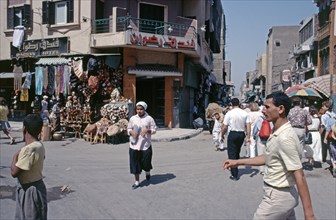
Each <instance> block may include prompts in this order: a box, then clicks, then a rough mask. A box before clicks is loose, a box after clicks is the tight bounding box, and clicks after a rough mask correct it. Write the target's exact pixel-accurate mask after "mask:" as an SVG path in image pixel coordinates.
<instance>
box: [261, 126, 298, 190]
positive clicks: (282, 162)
mask: <svg viewBox="0 0 336 220" xmlns="http://www.w3.org/2000/svg"><path fill="white" fill-rule="evenodd" d="M302 150H303V149H302V146H301V144H300V142H299V138H298V136H297V135H296V133H295V131H294V129H293V128H292V126H291V125H290V123H289V122H287V123H286V124H284V125H282V126H281V127H280V128H278V129H277V130H276V131H275V132H274V133H272V134H271V136H270V137H269V138H268V141H267V143H266V149H265V160H266V161H265V175H264V181H265V182H266V183H267V184H269V185H271V186H274V187H278V188H283V187H290V186H294V185H295V178H294V173H293V171H295V170H298V169H301V168H302V164H301V155H302Z"/></svg>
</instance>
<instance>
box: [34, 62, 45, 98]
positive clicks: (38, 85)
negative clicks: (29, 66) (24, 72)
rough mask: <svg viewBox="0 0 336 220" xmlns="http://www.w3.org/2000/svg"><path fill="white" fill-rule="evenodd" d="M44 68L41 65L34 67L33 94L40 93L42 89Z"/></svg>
mask: <svg viewBox="0 0 336 220" xmlns="http://www.w3.org/2000/svg"><path fill="white" fill-rule="evenodd" d="M43 71H44V69H42V67H40V66H37V67H35V94H36V95H42V91H43V82H44V74H43Z"/></svg>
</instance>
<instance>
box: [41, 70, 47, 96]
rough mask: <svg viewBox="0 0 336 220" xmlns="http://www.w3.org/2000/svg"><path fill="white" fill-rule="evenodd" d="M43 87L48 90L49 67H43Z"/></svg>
mask: <svg viewBox="0 0 336 220" xmlns="http://www.w3.org/2000/svg"><path fill="white" fill-rule="evenodd" d="M42 79H43V89H44V90H45V91H47V88H48V67H43V77H42Z"/></svg>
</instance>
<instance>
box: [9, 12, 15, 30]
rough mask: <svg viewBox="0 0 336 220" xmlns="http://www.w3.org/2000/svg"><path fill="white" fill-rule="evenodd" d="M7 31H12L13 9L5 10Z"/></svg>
mask: <svg viewBox="0 0 336 220" xmlns="http://www.w3.org/2000/svg"><path fill="white" fill-rule="evenodd" d="M7 29H14V8H8V9H7Z"/></svg>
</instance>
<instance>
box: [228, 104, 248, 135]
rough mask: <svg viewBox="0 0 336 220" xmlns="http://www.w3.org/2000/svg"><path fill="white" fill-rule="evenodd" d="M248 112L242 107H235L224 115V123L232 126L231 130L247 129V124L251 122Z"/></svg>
mask: <svg viewBox="0 0 336 220" xmlns="http://www.w3.org/2000/svg"><path fill="white" fill-rule="evenodd" d="M250 122H251V121H250V119H249V117H247V112H246V111H244V110H242V109H241V108H233V109H232V110H230V111H228V113H226V115H225V117H224V122H223V124H224V125H228V126H230V131H243V132H245V131H246V124H247V123H250Z"/></svg>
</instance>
